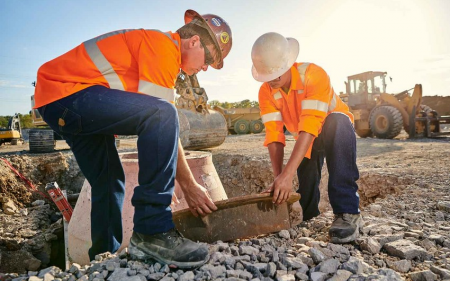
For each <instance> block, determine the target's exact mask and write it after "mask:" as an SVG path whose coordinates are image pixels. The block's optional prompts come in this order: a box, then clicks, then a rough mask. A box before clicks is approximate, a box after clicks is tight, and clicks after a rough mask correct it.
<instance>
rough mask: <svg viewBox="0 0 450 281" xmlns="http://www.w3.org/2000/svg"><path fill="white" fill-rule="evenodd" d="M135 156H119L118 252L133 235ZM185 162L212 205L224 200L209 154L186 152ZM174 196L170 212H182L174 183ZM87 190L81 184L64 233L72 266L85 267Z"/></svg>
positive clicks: (88, 223)
mask: <svg viewBox="0 0 450 281" xmlns="http://www.w3.org/2000/svg"><path fill="white" fill-rule="evenodd" d="M137 156H138V155H137V153H136V152H132V153H124V154H121V155H120V157H121V160H122V165H123V168H124V171H125V178H126V181H125V201H124V204H123V209H122V225H123V232H124V233H123V241H122V245H121V246H120V249H119V251H121V250H122V249H124V248H125V247H127V246H128V244H129V241H130V238H131V234H132V231H133V214H134V207H133V206H132V205H131V197H132V196H133V189H134V188H135V187H136V186H137V185H138V171H139V167H138V157H137ZM186 159H187V162H188V165H189V167H190V168H191V170H192V173H193V174H194V177H195V180H196V181H197V182H198V183H199V184H201V185H203V186H204V187H205V188H206V189H207V190H208V192H209V194H210V196H211V198H212V199H213V201H214V202H216V201H221V200H226V199H228V197H227V195H226V193H225V190H224V188H223V186H222V183H221V181H220V179H219V176H218V174H217V171H216V169H215V167H214V165H213V162H212V156H211V153H209V152H200V151H186ZM175 192H176V194H177V197H178V199H179V200H180V203H179V204H177V205H176V206H175V208H174V209H173V210H172V211H173V212H175V211H180V210H183V209H186V208H187V207H188V206H187V203H186V201H185V200H184V196H183V193H182V192H181V189H180V188H179V185H178V183H177V182H175ZM90 213H91V186H90V185H89V183H88V182H87V181H86V180H85V182H84V184H83V187H82V189H81V192H80V196H79V198H78V201H77V204H76V206H75V209H74V212H73V215H72V218H71V220H70V223H69V230H68V247H67V248H68V252H69V258H70V260H71V261H72V262H75V263H78V264H81V265H84V264H89V262H90V260H89V256H88V250H89V248H90V247H91V221H90Z"/></svg>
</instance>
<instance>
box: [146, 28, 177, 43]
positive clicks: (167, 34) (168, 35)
mask: <svg viewBox="0 0 450 281" xmlns="http://www.w3.org/2000/svg"><path fill="white" fill-rule="evenodd" d="M147 30H149V31H157V32H160V33H162V34H164V35H166V36H167V37H168V38H169V39H170V40H172V42H173V43H174V44H175V45H177V47H178V41H177V40H173V39H172V36H170V33H168V32H162V31H161V30H158V29H147Z"/></svg>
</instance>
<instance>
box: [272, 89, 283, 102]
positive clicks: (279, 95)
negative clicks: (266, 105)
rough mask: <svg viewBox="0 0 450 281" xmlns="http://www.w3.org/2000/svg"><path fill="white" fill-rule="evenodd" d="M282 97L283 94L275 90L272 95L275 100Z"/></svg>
mask: <svg viewBox="0 0 450 281" xmlns="http://www.w3.org/2000/svg"><path fill="white" fill-rule="evenodd" d="M282 97H283V96H282V95H281V93H280V91H278V92H276V93H275V94H274V95H273V98H274V99H276V100H279V99H281V98H282Z"/></svg>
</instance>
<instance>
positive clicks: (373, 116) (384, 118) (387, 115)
mask: <svg viewBox="0 0 450 281" xmlns="http://www.w3.org/2000/svg"><path fill="white" fill-rule="evenodd" d="M369 125H370V129H371V131H372V132H373V134H374V135H375V136H376V137H377V138H379V139H393V138H395V137H396V136H398V134H400V131H401V130H402V127H403V118H402V114H401V113H400V111H399V110H398V109H397V108H395V107H393V106H386V105H382V106H379V107H376V108H374V109H373V110H372V111H371V112H370V117H369Z"/></svg>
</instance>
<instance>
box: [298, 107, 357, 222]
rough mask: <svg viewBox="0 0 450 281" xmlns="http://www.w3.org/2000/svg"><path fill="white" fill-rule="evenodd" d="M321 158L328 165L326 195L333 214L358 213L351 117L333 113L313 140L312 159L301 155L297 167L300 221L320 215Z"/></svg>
mask: <svg viewBox="0 0 450 281" xmlns="http://www.w3.org/2000/svg"><path fill="white" fill-rule="evenodd" d="M324 158H326V160H327V168H328V174H329V178H328V197H329V199H330V204H331V207H332V208H333V212H334V213H335V214H342V213H348V214H359V195H358V185H357V184H356V181H357V180H358V179H359V172H358V167H357V166H356V136H355V131H354V129H353V126H352V123H351V122H350V119H349V118H348V117H347V116H346V115H344V114H339V113H332V114H330V115H328V117H327V118H326V119H325V123H324V124H323V127H322V132H321V133H320V134H319V136H318V137H317V138H316V139H315V140H314V143H313V148H312V153H311V159H308V158H306V157H305V158H304V159H303V161H302V162H301V163H300V166H299V167H298V169H297V176H298V182H299V188H298V191H297V192H298V193H300V195H301V198H300V205H301V206H302V210H303V220H305V221H306V220H309V219H312V218H313V217H316V216H318V215H319V214H320V212H319V201H320V191H319V184H320V179H321V176H322V175H321V174H322V166H323V162H324Z"/></svg>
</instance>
